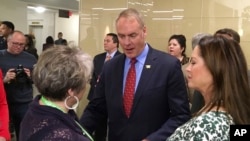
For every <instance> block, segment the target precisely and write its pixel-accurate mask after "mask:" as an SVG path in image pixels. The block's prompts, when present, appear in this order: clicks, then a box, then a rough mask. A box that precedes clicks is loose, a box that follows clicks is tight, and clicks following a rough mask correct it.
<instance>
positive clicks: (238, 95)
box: [167, 36, 250, 141]
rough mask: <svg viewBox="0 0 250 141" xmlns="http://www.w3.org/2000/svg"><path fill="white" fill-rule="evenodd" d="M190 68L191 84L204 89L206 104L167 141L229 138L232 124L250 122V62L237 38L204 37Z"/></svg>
mask: <svg viewBox="0 0 250 141" xmlns="http://www.w3.org/2000/svg"><path fill="white" fill-rule="evenodd" d="M186 71H187V76H188V86H189V87H191V88H194V89H196V90H198V91H199V92H201V94H202V96H203V98H204V101H205V105H204V106H203V107H202V109H201V110H200V111H199V112H197V114H195V116H194V117H193V118H192V119H191V120H189V121H188V122H187V123H185V124H183V125H182V126H180V127H179V128H177V129H176V131H175V132H174V133H173V134H172V135H171V136H170V137H169V138H168V139H167V141H176V140H185V141H189V140H211V141H214V140H221V141H228V140H230V135H229V130H230V125H232V124H242V125H244V124H250V118H249V117H250V107H249V103H250V88H249V86H248V79H247V63H246V59H245V56H244V54H243V51H242V50H241V47H240V45H239V44H238V43H237V42H236V41H234V40H231V39H228V38H226V37H224V36H205V37H203V38H202V39H201V40H200V42H199V43H198V45H197V46H196V47H195V48H194V50H193V52H192V55H191V61H190V64H189V65H188V67H187V68H186ZM239 74H240V75H239Z"/></svg>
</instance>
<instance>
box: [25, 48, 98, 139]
mask: <svg viewBox="0 0 250 141" xmlns="http://www.w3.org/2000/svg"><path fill="white" fill-rule="evenodd" d="M92 69H93V64H92V58H91V57H90V56H89V55H87V54H85V53H83V52H82V51H81V50H79V49H76V48H69V47H57V48H50V49H48V50H46V51H44V52H43V53H42V54H41V55H40V57H39V60H38V62H37V64H36V66H35V68H34V71H33V76H32V77H33V81H34V84H35V85H36V87H37V89H38V91H39V92H40V93H41V95H38V96H37V97H36V98H35V99H34V101H33V102H32V103H31V105H30V107H29V110H28V112H27V114H26V116H25V117H24V119H23V121H22V123H21V131H20V141H34V140H35V141H42V140H53V141H54V140H60V141H90V140H92V137H91V136H90V135H89V134H88V133H87V132H86V130H85V129H84V128H83V127H82V126H81V125H80V124H79V123H78V119H77V116H76V113H75V112H74V109H75V108H76V107H77V106H78V104H79V100H80V99H81V98H82V96H83V94H84V92H85V89H86V84H87V83H88V80H89V79H90V75H91V73H92Z"/></svg>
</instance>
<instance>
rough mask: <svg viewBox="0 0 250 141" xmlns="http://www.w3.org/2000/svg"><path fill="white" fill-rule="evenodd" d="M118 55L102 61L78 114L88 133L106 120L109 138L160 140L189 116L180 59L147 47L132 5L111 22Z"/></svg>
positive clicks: (139, 20)
mask: <svg viewBox="0 0 250 141" xmlns="http://www.w3.org/2000/svg"><path fill="white" fill-rule="evenodd" d="M115 26H116V31H117V35H118V39H119V43H120V45H121V47H122V49H123V52H124V54H121V55H118V56H116V57H114V58H113V59H111V60H110V61H108V62H106V63H105V64H104V66H103V70H102V73H101V74H100V78H99V81H98V83H97V85H96V87H95V91H94V98H93V99H92V100H91V101H90V102H89V103H88V105H87V107H86V109H85V110H84V112H83V115H82V117H81V119H80V121H81V124H82V125H83V126H84V127H85V128H86V129H87V130H88V131H90V133H92V132H93V131H95V129H96V127H97V126H98V124H99V123H100V122H102V121H103V120H106V121H108V140H109V141H117V140H119V141H163V140H165V139H166V138H167V137H168V136H169V135H171V134H172V133H173V132H174V130H175V129H176V128H177V127H178V126H180V125H182V124H183V123H185V122H186V121H188V120H189V119H190V109H189V103H188V95H187V91H186V86H185V80H184V76H183V73H182V71H181V64H180V61H179V60H178V59H177V58H176V57H173V56H171V55H169V54H167V53H164V52H162V51H158V50H156V49H154V48H152V47H151V46H150V45H149V44H148V43H147V42H146V35H147V29H146V26H145V24H144V21H143V17H142V14H141V13H139V12H138V11H137V10H136V9H133V8H128V9H126V10H124V11H122V12H121V13H120V14H119V16H118V18H117V19H116V22H115Z"/></svg>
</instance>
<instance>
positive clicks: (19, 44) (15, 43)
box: [11, 42, 25, 47]
mask: <svg viewBox="0 0 250 141" xmlns="http://www.w3.org/2000/svg"><path fill="white" fill-rule="evenodd" d="M11 43H12V45H14V46H20V47H24V46H25V44H24V43H18V42H11Z"/></svg>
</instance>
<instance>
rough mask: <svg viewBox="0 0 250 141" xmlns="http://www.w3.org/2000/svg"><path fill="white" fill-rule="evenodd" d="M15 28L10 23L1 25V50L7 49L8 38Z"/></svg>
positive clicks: (3, 22) (6, 22)
mask: <svg viewBox="0 0 250 141" xmlns="http://www.w3.org/2000/svg"><path fill="white" fill-rule="evenodd" d="M14 30H15V26H14V24H13V23H12V22H10V21H2V22H1V23H0V50H3V49H7V38H8V36H9V35H10V34H11V33H13V31H14Z"/></svg>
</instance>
